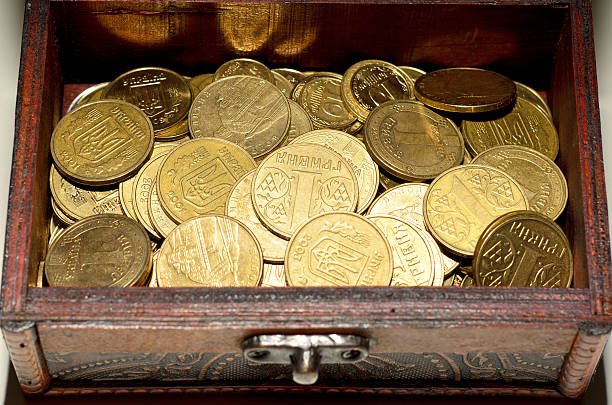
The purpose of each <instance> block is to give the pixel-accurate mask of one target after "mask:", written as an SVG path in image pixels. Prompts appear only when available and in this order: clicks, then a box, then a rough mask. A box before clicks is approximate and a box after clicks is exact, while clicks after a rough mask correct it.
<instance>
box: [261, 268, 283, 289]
mask: <svg viewBox="0 0 612 405" xmlns="http://www.w3.org/2000/svg"><path fill="white" fill-rule="evenodd" d="M261 286H262V287H286V286H287V279H286V278H285V266H284V265H282V264H273V263H264V264H263V279H262V280H261Z"/></svg>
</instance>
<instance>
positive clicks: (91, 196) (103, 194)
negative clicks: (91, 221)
mask: <svg viewBox="0 0 612 405" xmlns="http://www.w3.org/2000/svg"><path fill="white" fill-rule="evenodd" d="M49 186H50V188H51V195H52V196H53V200H54V201H55V203H56V204H57V206H58V207H59V208H60V209H61V210H62V212H63V213H64V214H66V215H67V216H68V217H70V218H71V219H73V220H79V219H83V218H86V217H90V216H92V215H96V214H121V213H122V211H121V202H120V201H119V190H118V189H117V186H114V187H106V188H103V189H100V188H98V189H95V188H85V187H83V186H79V185H76V184H74V183H72V182H70V181H69V180H68V179H66V178H65V177H62V175H61V174H59V172H58V171H57V170H55V167H54V166H53V165H51V171H50V173H49Z"/></svg>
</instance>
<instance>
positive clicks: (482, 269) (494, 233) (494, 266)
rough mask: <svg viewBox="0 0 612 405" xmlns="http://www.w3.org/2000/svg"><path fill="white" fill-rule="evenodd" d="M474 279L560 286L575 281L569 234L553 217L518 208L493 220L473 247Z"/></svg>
mask: <svg viewBox="0 0 612 405" xmlns="http://www.w3.org/2000/svg"><path fill="white" fill-rule="evenodd" d="M473 266H474V278H475V280H476V284H477V285H481V286H493V287H498V286H509V287H559V288H567V287H569V286H570V285H571V284H572V276H573V259H572V250H571V247H570V245H569V241H568V240H567V237H566V236H565V234H564V233H563V231H562V230H561V228H560V227H559V226H558V225H557V224H555V223H554V222H553V221H552V220H551V219H549V218H547V217H545V216H544V215H542V214H539V213H537V212H532V211H516V212H510V213H508V214H505V215H503V216H501V217H499V218H498V219H496V220H495V221H493V222H492V223H491V224H490V225H489V226H488V227H487V228H486V229H485V231H484V232H483V234H482V235H481V237H480V239H479V240H478V243H477V244H476V248H475V249H474V262H473Z"/></svg>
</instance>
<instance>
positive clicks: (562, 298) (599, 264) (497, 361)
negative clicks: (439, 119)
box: [1, 0, 612, 397]
mask: <svg viewBox="0 0 612 405" xmlns="http://www.w3.org/2000/svg"><path fill="white" fill-rule="evenodd" d="M25 12H26V15H25V22H24V36H23V48H22V60H21V71H20V78H19V96H18V106H17V118H16V132H15V150H14V155H13V173H12V178H11V186H10V200H9V210H8V224H7V235H6V249H5V260H4V274H3V277H4V283H3V287H2V298H1V306H2V307H1V308H2V328H3V332H4V336H5V338H6V341H7V344H8V347H9V351H10V354H11V358H12V360H13V363H14V365H15V368H16V371H17V375H18V377H19V380H20V383H21V385H22V388H23V390H24V391H26V392H28V393H34V394H43V393H45V394H46V395H57V394H67V393H68V394H69V393H111V392H142V393H146V392H182V391H186V392H199V391H202V392H207V391H217V390H244V389H252V390H280V391H315V392H321V391H337V390H341V391H342V390H344V391H352V392H376V391H379V392H394V393H424V394H448V395H450V394H494V393H505V394H512V395H539V396H559V395H566V396H570V397H576V396H579V395H580V394H581V393H582V392H583V391H584V389H585V387H586V385H587V384H588V382H589V380H590V377H591V375H592V373H593V370H594V367H595V365H596V363H597V361H598V359H599V356H600V354H601V351H602V349H603V346H604V343H605V341H606V339H607V335H608V333H609V331H610V326H609V325H610V321H612V318H611V316H612V306H611V300H610V298H611V296H610V288H611V279H610V269H609V264H610V251H609V239H608V222H607V209H606V199H605V186H604V174H603V163H602V150H601V134H600V125H599V112H598V104H597V81H596V75H595V57H594V48H593V38H592V26H591V24H592V19H591V5H590V2H589V1H554V0H540V1H527V0H505V1H501V0H500V1H472V0H465V1H433V0H432V1H427V0H412V1H370V2H356V1H355V2H345V1H319V2H317V3H316V4H315V3H314V2H309V1H289V2H276V1H271V2H248V3H247V2H243V3H226V2H220V1H216V2H215V1H105V0H90V1H48V0H32V1H29V2H27V5H26V11H25ZM237 56H248V57H252V58H256V59H258V60H260V61H262V62H264V63H266V64H268V65H269V66H272V67H275V66H279V67H280V66H290V67H297V68H300V69H303V70H331V71H337V72H343V71H344V70H345V69H346V68H347V67H348V66H350V65H351V64H352V63H354V62H356V61H358V60H360V59H364V58H379V59H385V60H389V61H391V62H394V63H396V64H398V65H413V66H418V67H421V68H423V69H426V70H431V69H435V68H437V67H442V66H484V67H487V68H490V69H493V70H496V71H499V72H501V73H504V74H506V75H508V76H509V77H511V78H512V79H515V80H518V81H521V82H523V83H525V84H527V85H529V86H532V87H534V88H536V89H538V90H540V91H541V92H542V94H544V95H545V96H546V97H547V99H548V101H549V104H550V106H551V109H552V112H553V117H554V123H555V126H556V127H557V129H558V131H559V136H560V152H559V157H558V159H557V162H558V164H559V166H560V167H561V168H562V170H563V171H564V173H565V174H566V176H567V180H568V184H569V202H568V207H567V210H566V213H565V214H564V216H563V217H562V218H561V220H560V222H561V225H562V227H563V228H564V230H565V232H566V234H567V235H568V237H569V240H570V242H571V244H572V246H573V253H574V258H575V268H574V272H575V279H574V283H573V287H572V288H568V289H529V288H463V289H461V288H454V287H436V288H433V287H429V288H398V287H376V288H331V287H330V288H223V289H215V288H198V289H189V288H169V289H147V288H129V289H104V288H102V289H86V288H83V289H78V288H35V287H33V285H34V283H35V274H36V272H37V269H38V265H39V263H40V262H41V261H42V260H44V257H45V253H46V241H47V239H48V229H49V226H48V225H49V219H50V216H51V209H50V206H49V187H48V173H49V167H50V156H49V139H50V136H51V132H52V129H53V126H54V124H55V123H56V122H57V121H58V119H59V117H60V115H61V112H62V108H63V106H64V103H65V101H66V100H69V99H70V98H71V97H72V95H74V94H75V92H78V90H80V89H82V88H85V87H86V84H88V83H98V82H103V81H108V80H111V79H112V78H113V77H115V76H117V75H118V74H119V73H122V72H124V71H127V70H129V69H131V68H135V67H140V66H147V65H154V66H158V65H161V66H164V67H168V68H170V69H174V70H176V71H178V72H181V73H183V74H185V75H195V74H199V73H205V72H212V71H214V69H215V67H216V66H218V65H219V64H221V63H222V62H224V61H226V60H228V59H230V58H233V57H237ZM265 333H268V334H270V333H283V334H296V333H305V334H312V333H352V334H357V335H361V336H364V337H368V338H369V339H370V341H371V342H372V346H371V355H370V356H369V357H368V358H367V359H365V360H362V361H361V362H358V363H355V364H350V365H337V364H330V365H325V366H324V367H323V368H322V370H321V379H320V381H319V382H318V383H317V384H315V385H314V386H311V387H300V386H297V385H295V384H294V383H293V382H292V381H291V378H290V369H288V368H287V367H286V366H262V365H255V364H252V363H248V362H247V361H246V360H245V359H244V358H243V357H242V355H241V343H242V341H243V339H244V338H246V337H249V336H252V335H256V334H265Z"/></svg>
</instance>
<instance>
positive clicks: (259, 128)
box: [189, 76, 290, 158]
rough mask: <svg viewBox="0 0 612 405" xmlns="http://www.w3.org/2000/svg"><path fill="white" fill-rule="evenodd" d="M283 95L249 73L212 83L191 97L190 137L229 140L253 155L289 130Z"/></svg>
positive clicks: (265, 150)
mask: <svg viewBox="0 0 612 405" xmlns="http://www.w3.org/2000/svg"><path fill="white" fill-rule="evenodd" d="M289 123H290V111H289V103H288V101H287V98H286V97H285V96H283V93H281V91H280V90H279V89H277V88H276V87H275V86H274V85H273V84H272V83H270V82H268V81H266V80H262V79H259V78H257V77H251V76H231V77H228V78H225V79H221V80H218V81H215V82H213V83H212V84H210V85H209V86H207V87H206V88H205V89H204V90H202V91H201V92H200V94H198V96H197V97H196V98H195V99H194V100H193V105H192V106H191V110H190V112H189V129H190V132H191V135H192V136H193V137H194V138H202V137H213V138H220V139H225V140H227V141H230V142H233V143H235V144H236V145H239V146H241V147H243V148H244V149H246V150H247V152H249V153H250V154H251V156H253V157H254V158H256V157H259V156H263V155H265V154H266V153H269V152H270V151H271V150H273V149H274V148H275V147H276V146H278V145H279V144H280V143H281V142H282V140H283V138H284V137H285V135H286V134H287V131H288V130H289Z"/></svg>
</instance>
